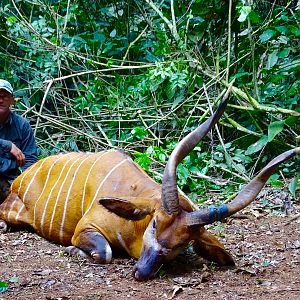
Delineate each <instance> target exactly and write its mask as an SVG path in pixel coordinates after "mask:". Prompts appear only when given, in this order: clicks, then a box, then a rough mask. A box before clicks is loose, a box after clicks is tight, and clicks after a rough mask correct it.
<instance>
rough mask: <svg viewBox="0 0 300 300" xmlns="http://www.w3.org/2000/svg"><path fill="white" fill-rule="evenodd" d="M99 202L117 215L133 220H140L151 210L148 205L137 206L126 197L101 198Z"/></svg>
mask: <svg viewBox="0 0 300 300" xmlns="http://www.w3.org/2000/svg"><path fill="white" fill-rule="evenodd" d="M99 204H101V205H103V206H104V207H105V208H106V209H108V210H109V211H111V212H112V213H114V214H116V215H118V216H119V217H121V218H124V219H128V220H133V221H138V220H142V219H144V218H145V217H146V216H147V215H150V214H152V212H153V211H152V210H151V209H150V208H149V207H139V206H137V205H135V204H133V203H131V202H129V201H128V200H126V199H120V198H112V197H105V198H101V199H100V200H99Z"/></svg>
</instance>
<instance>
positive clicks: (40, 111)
mask: <svg viewBox="0 0 300 300" xmlns="http://www.w3.org/2000/svg"><path fill="white" fill-rule="evenodd" d="M52 84H53V80H50V81H49V83H48V86H47V88H46V91H45V93H44V96H43V99H42V103H41V107H40V110H39V115H41V114H42V110H43V107H44V104H45V101H46V98H47V95H48V93H49V90H50V88H51V86H52ZM39 115H38V117H37V120H36V127H35V129H34V135H35V136H36V132H37V128H38V126H39V123H40V116H39Z"/></svg>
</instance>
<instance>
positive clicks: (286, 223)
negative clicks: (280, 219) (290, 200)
mask: <svg viewBox="0 0 300 300" xmlns="http://www.w3.org/2000/svg"><path fill="white" fill-rule="evenodd" d="M298 218H300V213H299V214H297V215H295V216H294V217H292V218H291V219H289V220H288V221H286V222H285V223H284V226H286V225H289V224H291V223H292V222H293V221H295V220H296V219H298Z"/></svg>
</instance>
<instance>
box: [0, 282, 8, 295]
mask: <svg viewBox="0 0 300 300" xmlns="http://www.w3.org/2000/svg"><path fill="white" fill-rule="evenodd" d="M7 290H8V283H7V282H5V281H0V293H4V292H5V291H7Z"/></svg>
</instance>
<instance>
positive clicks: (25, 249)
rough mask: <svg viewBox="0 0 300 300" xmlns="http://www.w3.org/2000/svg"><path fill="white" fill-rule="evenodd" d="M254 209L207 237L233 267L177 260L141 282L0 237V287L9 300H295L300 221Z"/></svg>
mask: <svg viewBox="0 0 300 300" xmlns="http://www.w3.org/2000/svg"><path fill="white" fill-rule="evenodd" d="M297 213H299V209H296V210H295V211H294V212H293V214H291V215H290V216H288V217H287V216H285V214H284V213H282V212H281V210H273V209H269V211H268V210H267V212H266V209H264V211H262V210H261V207H260V206H259V205H257V206H256V207H255V208H253V205H252V208H251V209H248V210H247V211H246V212H245V211H244V212H243V215H240V218H233V219H230V220H228V221H227V223H222V224H219V225H217V226H215V227H214V228H211V229H210V230H211V231H214V232H215V234H216V235H219V237H220V239H221V240H222V241H223V242H224V244H225V246H226V248H227V249H228V250H229V251H230V252H231V253H232V254H233V255H234V257H235V260H236V267H235V268H232V269H226V268H219V267H218V266H216V265H214V264H211V263H209V262H207V261H204V260H203V259H201V258H197V257H196V256H195V255H193V253H189V252H188V251H187V252H186V253H183V254H182V255H180V256H179V257H178V258H177V259H176V261H174V262H172V263H170V264H169V265H167V266H164V268H163V269H162V270H161V272H160V276H159V277H158V278H156V279H154V280H150V281H147V282H137V281H135V280H134V279H133V277H132V276H131V272H132V268H133V265H134V263H135V262H134V260H132V259H130V258H128V257H118V258H115V259H114V260H113V263H111V264H109V265H95V264H91V263H90V262H88V261H85V260H82V259H77V258H74V257H73V258H70V257H67V256H64V254H63V247H61V246H58V245H54V244H52V243H50V242H48V241H46V240H44V239H43V238H41V237H39V236H37V235H36V234H34V233H29V232H25V231H21V232H9V233H7V234H0V281H6V282H9V289H8V290H7V291H6V292H4V293H0V300H1V299H5V300H10V299H11V300H15V299H18V300H19V299H20V300H22V299H24V300H25V299H26V300H31V299H46V300H54V299H64V300H67V299H85V300H88V299H89V300H96V299H110V300H114V299H205V300H210V299H230V300H232V299H247V300H249V299H264V300H265V299H285V300H289V299H291V300H298V299H300V218H297V219H295V220H293V221H291V222H290V223H289V224H285V223H286V222H287V221H288V220H290V219H291V218H292V217H293V216H295V215H296V214H297Z"/></svg>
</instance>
